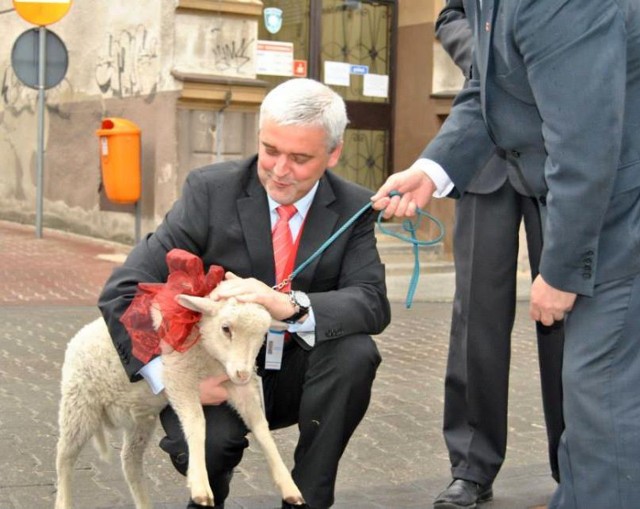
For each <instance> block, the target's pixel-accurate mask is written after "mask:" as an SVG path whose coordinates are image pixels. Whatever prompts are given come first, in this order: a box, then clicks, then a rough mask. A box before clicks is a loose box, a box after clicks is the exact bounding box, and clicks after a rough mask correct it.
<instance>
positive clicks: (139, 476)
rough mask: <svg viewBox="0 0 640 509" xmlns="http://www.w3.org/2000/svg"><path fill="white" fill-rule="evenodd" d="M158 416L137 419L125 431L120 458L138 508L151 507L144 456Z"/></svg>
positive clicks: (147, 508) (145, 508) (149, 508)
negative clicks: (145, 475)
mask: <svg viewBox="0 0 640 509" xmlns="http://www.w3.org/2000/svg"><path fill="white" fill-rule="evenodd" d="M155 424H156V416H152V415H150V416H147V417H141V418H140V419H136V421H135V424H134V427H133V428H127V429H125V432H124V441H123V444H122V452H121V454H120V459H121V461H122V471H123V472H124V477H125V479H126V480H127V484H128V485H129V489H130V490H131V496H132V497H133V501H134V503H135V505H136V509H151V507H152V505H151V499H150V498H149V490H148V488H147V484H146V481H145V478H144V473H143V457H144V451H145V449H146V448H147V444H148V443H149V440H150V438H151V435H153V430H154V429H155Z"/></svg>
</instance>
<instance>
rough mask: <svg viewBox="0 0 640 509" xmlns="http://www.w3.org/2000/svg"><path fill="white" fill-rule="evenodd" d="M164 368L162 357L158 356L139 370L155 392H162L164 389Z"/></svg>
mask: <svg viewBox="0 0 640 509" xmlns="http://www.w3.org/2000/svg"><path fill="white" fill-rule="evenodd" d="M163 368H164V366H163V364H162V359H161V358H160V357H156V358H155V359H151V361H150V362H149V363H148V364H145V365H144V366H142V367H141V368H140V371H138V374H139V375H142V377H143V378H144V379H145V380H146V381H147V383H148V384H149V387H151V391H152V392H153V393H154V394H160V393H161V392H162V391H163V390H164V383H163V382H162V370H163Z"/></svg>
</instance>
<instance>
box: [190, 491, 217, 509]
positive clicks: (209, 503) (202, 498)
mask: <svg viewBox="0 0 640 509" xmlns="http://www.w3.org/2000/svg"><path fill="white" fill-rule="evenodd" d="M191 500H193V501H194V502H195V503H196V504H198V505H203V506H206V507H213V506H214V503H213V493H207V494H205V495H194V494H193V493H192V494H191Z"/></svg>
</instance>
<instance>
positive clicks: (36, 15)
mask: <svg viewBox="0 0 640 509" xmlns="http://www.w3.org/2000/svg"><path fill="white" fill-rule="evenodd" d="M13 6H14V7H15V9H16V12H17V13H18V14H20V16H22V18H24V19H25V20H27V21H28V22H29V23H33V24H34V25H38V26H44V25H50V24H51V23H55V22H56V21H58V20H60V19H62V18H63V17H64V15H65V14H67V12H68V11H69V8H70V7H71V0H13Z"/></svg>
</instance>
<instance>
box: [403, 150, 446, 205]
mask: <svg viewBox="0 0 640 509" xmlns="http://www.w3.org/2000/svg"><path fill="white" fill-rule="evenodd" d="M411 168H417V169H418V170H420V171H423V172H424V173H426V175H427V177H429V178H430V179H431V180H433V183H434V184H435V185H436V191H435V192H434V193H433V197H434V198H444V197H445V196H448V195H449V193H450V192H451V191H453V188H454V187H455V186H454V184H453V181H452V180H451V179H450V178H449V175H447V172H446V171H444V168H443V167H442V166H440V165H439V164H438V163H436V162H435V161H432V160H431V159H425V158H423V159H418V160H417V161H416V162H415V163H413V164H412V165H411Z"/></svg>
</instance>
